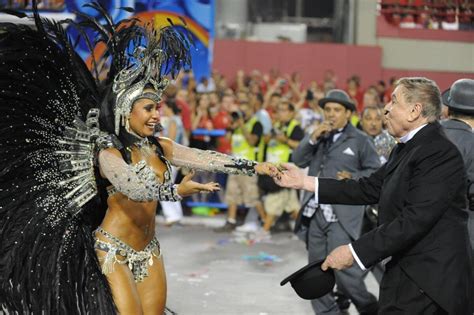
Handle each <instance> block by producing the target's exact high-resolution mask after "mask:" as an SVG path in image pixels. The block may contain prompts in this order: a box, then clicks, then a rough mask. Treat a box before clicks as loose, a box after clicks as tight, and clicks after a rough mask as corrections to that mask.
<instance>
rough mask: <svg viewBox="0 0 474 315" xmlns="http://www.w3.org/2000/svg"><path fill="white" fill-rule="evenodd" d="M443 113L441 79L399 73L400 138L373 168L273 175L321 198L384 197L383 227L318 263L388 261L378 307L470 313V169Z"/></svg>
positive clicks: (393, 115)
mask: <svg viewBox="0 0 474 315" xmlns="http://www.w3.org/2000/svg"><path fill="white" fill-rule="evenodd" d="M471 93H472V90H471ZM455 95H456V93H455V90H453V91H451V93H450V97H451V99H452V100H453V101H452V103H451V102H450V103H451V104H456V106H457V107H458V108H462V109H463V110H465V109H466V107H468V106H466V105H467V104H472V103H470V102H472V97H471V98H470V99H469V98H466V99H464V98H458V97H454V96H455ZM461 99H462V100H463V101H462V102H461ZM461 105H462V107H461ZM440 113H441V95H440V92H439V89H438V86H437V85H436V83H434V82H433V81H432V80H429V79H426V78H402V79H400V80H398V81H397V83H396V87H395V90H394V91H393V93H392V100H391V101H390V102H389V103H388V104H387V105H386V106H385V120H386V125H387V130H388V131H389V133H390V134H391V135H392V136H394V137H396V138H398V139H399V140H400V143H399V144H397V146H395V148H394V149H393V151H392V153H391V155H390V157H389V159H388V161H387V163H385V164H384V165H383V166H382V167H381V168H379V169H378V170H377V171H376V172H374V173H372V175H370V176H368V177H364V178H360V179H359V180H348V179H346V180H334V179H329V178H322V177H316V178H315V177H311V176H303V174H302V172H301V171H300V170H298V169H297V168H296V167H294V166H292V165H290V164H286V165H283V166H284V167H285V168H287V170H286V171H285V172H284V173H283V174H281V175H279V177H278V178H275V181H276V182H277V183H279V184H280V185H282V186H284V187H292V188H297V189H299V188H304V189H305V190H308V191H314V192H315V197H314V199H315V200H317V202H320V203H328V202H333V203H339V204H360V205H362V204H374V203H378V204H379V217H378V220H379V222H378V227H377V228H375V229H373V230H372V231H370V232H368V233H366V234H364V235H362V236H361V237H360V238H359V239H358V240H355V241H352V242H347V243H346V244H345V245H342V246H339V247H337V248H336V249H334V250H333V251H332V252H331V253H330V254H329V255H328V256H327V257H326V260H325V261H324V262H323V264H322V266H321V269H323V270H326V269H328V268H332V269H335V270H341V269H346V268H351V267H352V266H353V265H356V266H359V268H361V269H362V270H365V269H366V268H369V267H371V266H373V265H374V264H376V263H378V262H380V261H382V260H383V261H384V262H385V273H384V276H383V278H382V282H381V284H380V296H379V312H380V314H400V315H401V314H453V315H458V314H472V312H473V302H474V301H473V300H472V297H473V296H474V295H473V293H474V291H473V276H472V264H471V259H470V251H471V249H470V244H469V239H468V233H467V226H466V225H467V217H468V215H467V213H466V212H465V211H464V210H465V208H466V190H467V175H466V171H465V168H464V165H463V164H464V163H463V159H462V156H461V154H460V153H459V150H458V149H457V148H456V146H455V145H454V144H453V143H452V142H451V141H450V140H449V139H448V138H447V137H446V135H445V133H444V131H443V128H442V127H441V125H440V124H439V123H438V122H437V120H438V117H439V116H440Z"/></svg>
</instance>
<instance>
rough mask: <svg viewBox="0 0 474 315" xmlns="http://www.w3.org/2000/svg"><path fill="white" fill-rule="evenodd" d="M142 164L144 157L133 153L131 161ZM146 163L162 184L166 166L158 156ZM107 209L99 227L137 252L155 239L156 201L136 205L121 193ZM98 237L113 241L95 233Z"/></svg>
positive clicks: (109, 201)
mask: <svg viewBox="0 0 474 315" xmlns="http://www.w3.org/2000/svg"><path fill="white" fill-rule="evenodd" d="M139 160H141V154H140V153H139V151H136V150H133V152H132V161H133V162H134V163H136V162H138V161H139ZM147 162H148V164H149V165H150V166H151V167H152V168H153V169H154V170H155V172H157V179H158V180H159V181H160V182H163V180H164V175H163V174H164V172H165V171H166V165H165V163H163V161H161V160H160V159H159V158H158V157H157V156H153V157H150V158H149V159H148V161H147ZM107 205H108V209H107V212H106V214H105V217H104V220H103V221H102V224H101V225H100V226H101V227H102V228H103V229H104V230H106V231H107V232H109V233H110V234H112V235H114V236H115V237H118V238H119V239H120V240H122V241H123V242H125V243H127V244H128V245H130V246H131V247H132V248H134V249H135V250H139V251H140V250H143V249H144V248H145V247H146V246H147V245H148V244H149V243H150V241H151V240H152V239H153V237H154V236H155V215H156V206H157V201H150V202H136V201H133V200H130V199H128V197H127V196H125V195H124V194H122V193H120V192H118V193H116V194H114V195H112V196H110V197H109V198H108V199H107ZM96 236H97V237H98V238H99V239H102V240H104V241H110V240H107V239H106V238H105V237H104V236H103V235H101V234H100V233H96Z"/></svg>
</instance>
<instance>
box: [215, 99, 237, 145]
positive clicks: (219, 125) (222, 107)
mask: <svg viewBox="0 0 474 315" xmlns="http://www.w3.org/2000/svg"><path fill="white" fill-rule="evenodd" d="M233 106H234V95H232V94H224V95H223V96H222V100H221V102H220V104H219V106H218V108H219V111H218V113H217V114H216V115H215V116H214V118H213V119H212V124H213V125H214V128H215V129H225V130H227V129H228V128H229V126H230V123H231V118H230V109H231V108H232V107H233ZM216 141H217V143H216V151H217V152H222V153H225V154H230V153H231V143H230V139H228V137H226V136H223V137H218V138H216Z"/></svg>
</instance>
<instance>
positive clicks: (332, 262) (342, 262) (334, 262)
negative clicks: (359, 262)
mask: <svg viewBox="0 0 474 315" xmlns="http://www.w3.org/2000/svg"><path fill="white" fill-rule="evenodd" d="M353 263H354V257H353V256H352V253H351V250H350V248H349V245H342V246H339V247H336V248H335V249H334V250H333V251H332V252H331V253H330V254H329V255H328V257H326V260H325V261H324V262H323V264H322V265H321V269H322V270H324V271H326V270H327V269H328V268H332V269H336V270H342V269H347V268H349V267H350V266H352V264H353Z"/></svg>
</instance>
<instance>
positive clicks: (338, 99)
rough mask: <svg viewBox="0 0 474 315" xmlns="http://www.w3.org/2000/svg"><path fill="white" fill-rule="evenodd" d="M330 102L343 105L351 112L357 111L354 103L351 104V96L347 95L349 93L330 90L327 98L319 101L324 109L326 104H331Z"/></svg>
mask: <svg viewBox="0 0 474 315" xmlns="http://www.w3.org/2000/svg"><path fill="white" fill-rule="evenodd" d="M329 102H332V103H338V104H341V105H342V106H344V107H345V108H347V109H349V110H351V111H355V110H356V107H355V105H354V103H352V102H351V99H350V97H349V95H347V93H346V92H344V91H343V90H338V89H334V90H329V91H328V93H327V94H326V97H324V98H322V99H320V100H319V106H321V107H322V108H324V106H325V105H326V103H329Z"/></svg>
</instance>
